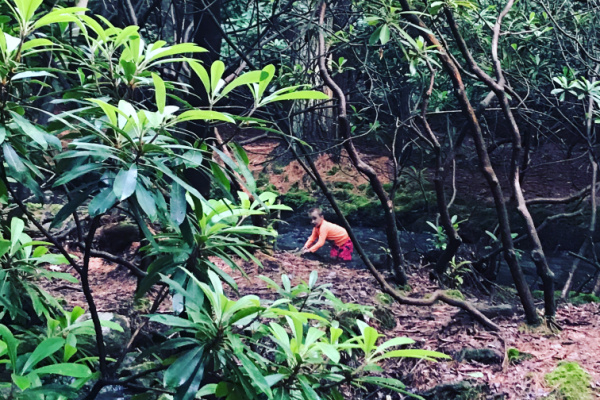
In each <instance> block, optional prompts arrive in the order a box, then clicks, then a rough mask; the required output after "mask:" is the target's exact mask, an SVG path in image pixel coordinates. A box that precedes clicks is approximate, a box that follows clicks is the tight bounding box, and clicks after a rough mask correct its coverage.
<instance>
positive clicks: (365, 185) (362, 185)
mask: <svg viewBox="0 0 600 400" xmlns="http://www.w3.org/2000/svg"><path fill="white" fill-rule="evenodd" d="M356 188H357V189H358V190H360V191H361V192H364V191H365V190H367V189H368V188H369V184H368V183H363V184H360V185H358V186H357V187H356Z"/></svg>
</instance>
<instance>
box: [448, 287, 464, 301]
mask: <svg viewBox="0 0 600 400" xmlns="http://www.w3.org/2000/svg"><path fill="white" fill-rule="evenodd" d="M445 293H446V294H447V295H448V296H450V297H454V298H455V299H459V300H464V299H465V296H464V295H463V294H462V293H461V292H460V290H456V289H451V290H446V292H445Z"/></svg>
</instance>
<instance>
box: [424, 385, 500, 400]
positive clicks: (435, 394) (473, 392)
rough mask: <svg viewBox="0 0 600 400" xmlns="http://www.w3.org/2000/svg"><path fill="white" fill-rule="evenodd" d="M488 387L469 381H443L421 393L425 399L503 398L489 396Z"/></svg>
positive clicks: (472, 399)
mask: <svg viewBox="0 0 600 400" xmlns="http://www.w3.org/2000/svg"><path fill="white" fill-rule="evenodd" d="M489 393H490V389H489V387H487V386H485V385H476V384H473V383H471V382H469V381H461V382H457V383H445V384H442V385H438V386H436V387H434V388H433V389H431V390H428V391H427V392H425V393H422V394H421V396H423V397H424V398H425V399H426V400H487V399H490V398H492V399H498V400H500V399H503V398H504V397H498V396H494V397H489Z"/></svg>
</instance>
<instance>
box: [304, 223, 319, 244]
mask: <svg viewBox="0 0 600 400" xmlns="http://www.w3.org/2000/svg"><path fill="white" fill-rule="evenodd" d="M315 240H317V228H313V230H312V233H311V234H310V237H309V238H308V240H307V241H306V243H304V247H303V249H308V246H310V245H311V243H312V242H314V241H315Z"/></svg>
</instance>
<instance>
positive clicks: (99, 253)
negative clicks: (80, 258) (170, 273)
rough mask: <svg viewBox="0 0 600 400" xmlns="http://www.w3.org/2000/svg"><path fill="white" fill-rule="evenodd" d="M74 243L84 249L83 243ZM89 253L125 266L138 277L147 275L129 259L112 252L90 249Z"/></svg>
mask: <svg viewBox="0 0 600 400" xmlns="http://www.w3.org/2000/svg"><path fill="white" fill-rule="evenodd" d="M75 244H76V245H77V246H79V247H80V248H82V249H85V244H83V243H81V242H77V243H75ZM90 255H91V256H92V257H100V258H103V259H105V260H106V261H110V262H113V263H117V264H119V265H122V266H124V267H125V268H127V269H128V270H130V271H131V272H132V273H133V274H134V275H135V276H137V277H138V278H143V277H145V276H146V275H148V274H147V273H146V272H144V271H142V270H141V269H139V268H138V267H136V266H135V265H133V264H132V263H130V262H129V261H127V260H125V259H123V258H121V257H117V256H115V255H114V254H111V253H108V252H106V251H101V250H93V249H90Z"/></svg>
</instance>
